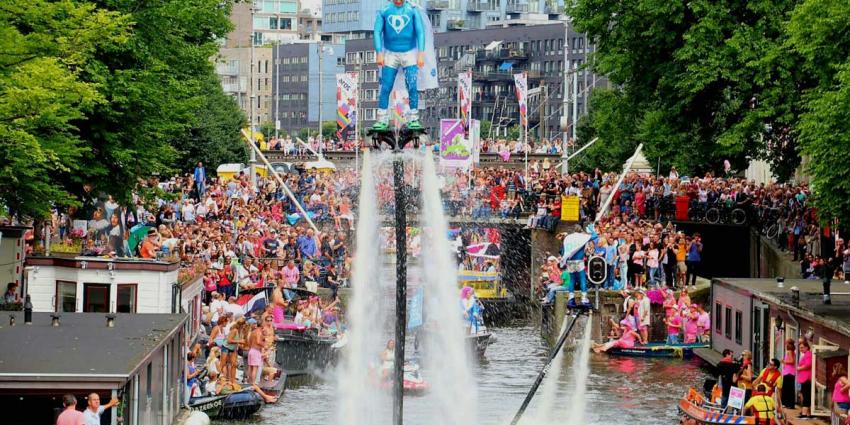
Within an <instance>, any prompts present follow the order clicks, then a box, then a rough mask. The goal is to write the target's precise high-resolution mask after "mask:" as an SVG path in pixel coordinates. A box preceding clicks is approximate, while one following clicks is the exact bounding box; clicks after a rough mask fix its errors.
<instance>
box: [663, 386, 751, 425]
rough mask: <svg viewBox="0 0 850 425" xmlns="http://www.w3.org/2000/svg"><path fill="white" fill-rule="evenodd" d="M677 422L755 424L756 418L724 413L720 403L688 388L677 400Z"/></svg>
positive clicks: (707, 424) (709, 424) (696, 424)
mask: <svg viewBox="0 0 850 425" xmlns="http://www.w3.org/2000/svg"><path fill="white" fill-rule="evenodd" d="M679 423H680V424H681V425H712V424H755V423H756V418H755V416H744V415H735V414H731V413H726V412H725V411H724V409H723V408H722V407H721V406H720V405H718V404H714V403H711V402H710V401H708V400H706V399H705V397H704V396H703V395H702V394H700V393H699V391H697V390H696V389H694V388H689V389H688V392H687V393H685V396H684V397H682V398H681V399H680V400H679Z"/></svg>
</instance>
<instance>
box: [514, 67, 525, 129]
mask: <svg viewBox="0 0 850 425" xmlns="http://www.w3.org/2000/svg"><path fill="white" fill-rule="evenodd" d="M514 85H516V100H517V102H518V103H519V120H520V125H522V126H523V127H528V75H526V73H525V72H522V73H519V74H514Z"/></svg>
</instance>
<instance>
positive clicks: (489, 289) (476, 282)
mask: <svg viewBox="0 0 850 425" xmlns="http://www.w3.org/2000/svg"><path fill="white" fill-rule="evenodd" d="M457 283H458V288H463V287H464V286H471V287H472V289H474V290H475V296H476V297H478V299H479V300H481V302H486V301H487V300H497V299H507V298H508V289H507V288H505V287H504V286H502V278H501V276H499V272H477V271H470V270H461V271H459V272H458V274H457ZM485 307H486V305H485Z"/></svg>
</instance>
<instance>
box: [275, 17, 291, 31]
mask: <svg viewBox="0 0 850 425" xmlns="http://www.w3.org/2000/svg"><path fill="white" fill-rule="evenodd" d="M278 29H282V30H291V29H292V19H290V18H280V28H278Z"/></svg>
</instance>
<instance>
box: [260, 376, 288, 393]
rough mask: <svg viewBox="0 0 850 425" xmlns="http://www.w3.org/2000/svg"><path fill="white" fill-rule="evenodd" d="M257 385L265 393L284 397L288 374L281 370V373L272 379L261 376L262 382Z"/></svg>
mask: <svg viewBox="0 0 850 425" xmlns="http://www.w3.org/2000/svg"><path fill="white" fill-rule="evenodd" d="M257 386H258V387H260V389H261V390H263V392H264V393H266V394H268V395H270V396H274V397H277V399H278V400H280V399H281V398H282V397H283V392H284V391H286V374H285V373H283V371H281V373H280V375H278V376H277V377H274V378H272V379H271V380H268V379H265V378H261V379H260V382H258V383H257Z"/></svg>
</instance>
